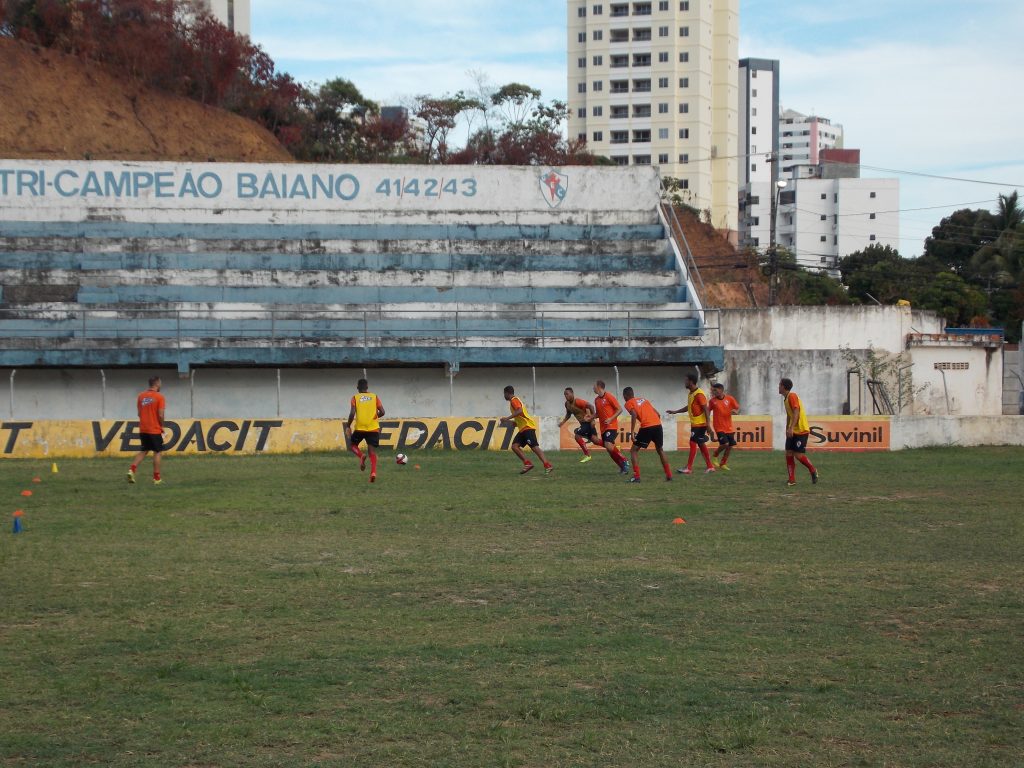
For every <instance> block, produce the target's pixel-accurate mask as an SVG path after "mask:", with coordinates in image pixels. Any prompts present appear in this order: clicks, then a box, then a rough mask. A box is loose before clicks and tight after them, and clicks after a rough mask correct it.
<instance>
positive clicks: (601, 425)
mask: <svg viewBox="0 0 1024 768" xmlns="http://www.w3.org/2000/svg"><path fill="white" fill-rule="evenodd" d="M594 394H595V395H597V397H595V398H594V412H595V413H596V414H597V422H598V429H599V430H600V433H601V442H602V443H603V444H604V449H605V450H606V451H608V455H609V456H611V457H612V461H614V462H615V463H616V465H618V467H619V474H621V475H628V474H629V462H628V461H626V457H625V456H623V455H622V453H620V452H619V449H618V448H616V447H615V438H616V437H618V435H619V414H620V413H622V408H621V407H620V406H619V401H618V400H616V399H615V395H613V394H612V393H611V392H606V391H605V388H604V382H603V381H601V379H598V380H597V381H596V382H594Z"/></svg>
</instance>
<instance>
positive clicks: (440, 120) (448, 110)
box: [414, 91, 481, 163]
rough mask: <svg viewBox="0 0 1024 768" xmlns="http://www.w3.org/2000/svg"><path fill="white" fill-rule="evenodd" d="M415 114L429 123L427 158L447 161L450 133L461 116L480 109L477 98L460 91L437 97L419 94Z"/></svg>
mask: <svg viewBox="0 0 1024 768" xmlns="http://www.w3.org/2000/svg"><path fill="white" fill-rule="evenodd" d="M416 101H417V104H416V107H415V110H414V114H415V115H416V116H417V117H418V118H420V119H421V120H423V121H424V122H425V123H426V124H427V128H426V135H425V137H424V138H425V149H424V154H425V158H424V159H425V160H427V161H428V162H429V161H430V160H432V159H436V160H437V161H438V162H440V163H444V162H446V160H447V158H448V155H449V151H450V150H449V147H448V134H449V133H451V131H452V130H453V129H454V128H455V126H456V125H458V121H459V116H460V115H461V114H462V113H463V112H466V111H467V110H474V109H480V108H481V104H480V102H479V101H478V100H477V99H474V98H471V97H469V96H466V94H465V93H463V92H462V91H458V92H457V93H456V94H455V95H454V96H443V97H441V98H440V99H435V98H432V97H430V96H417V97H416Z"/></svg>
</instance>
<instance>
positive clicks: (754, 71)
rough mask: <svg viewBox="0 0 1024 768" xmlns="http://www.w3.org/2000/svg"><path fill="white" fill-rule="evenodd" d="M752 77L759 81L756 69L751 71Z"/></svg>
mask: <svg viewBox="0 0 1024 768" xmlns="http://www.w3.org/2000/svg"><path fill="white" fill-rule="evenodd" d="M750 77H751V78H753V79H755V80H756V79H757V70H756V69H754V70H751V72H750Z"/></svg>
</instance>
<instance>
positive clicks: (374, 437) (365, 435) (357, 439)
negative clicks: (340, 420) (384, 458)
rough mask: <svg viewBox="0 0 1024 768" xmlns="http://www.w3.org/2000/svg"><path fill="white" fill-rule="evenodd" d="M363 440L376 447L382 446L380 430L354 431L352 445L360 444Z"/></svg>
mask: <svg viewBox="0 0 1024 768" xmlns="http://www.w3.org/2000/svg"><path fill="white" fill-rule="evenodd" d="M363 440H365V441H366V444H367V445H372V446H373V447H374V448H378V447H380V432H353V433H352V445H359V444H360V443H361V442H363Z"/></svg>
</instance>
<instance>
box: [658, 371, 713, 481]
mask: <svg viewBox="0 0 1024 768" xmlns="http://www.w3.org/2000/svg"><path fill="white" fill-rule="evenodd" d="M686 389H687V390H689V392H690V395H689V397H688V398H687V401H686V408H678V409H676V410H674V411H672V410H668V411H665V413H682V412H683V411H686V412H687V413H688V414H689V415H690V458H689V459H688V460H687V462H686V469H678V470H676V471H677V472H679V474H681V475H692V474H693V459H694V457H695V456H696V455H697V449H698V448H700V455H701V456H703V457H704V463H705V464H707V469H705V470H704V471H705V473H708V474H709V473H711V472H714V471H715V467H714V465H713V464H712V463H711V454H709V453H708V445H707V443H708V398H707V395H705V394H704V392H703V390H701V389H700V388H699V387H698V386H697V376H696V374H693V373H688V374H686Z"/></svg>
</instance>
